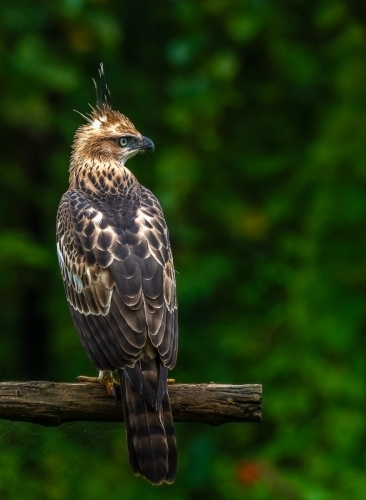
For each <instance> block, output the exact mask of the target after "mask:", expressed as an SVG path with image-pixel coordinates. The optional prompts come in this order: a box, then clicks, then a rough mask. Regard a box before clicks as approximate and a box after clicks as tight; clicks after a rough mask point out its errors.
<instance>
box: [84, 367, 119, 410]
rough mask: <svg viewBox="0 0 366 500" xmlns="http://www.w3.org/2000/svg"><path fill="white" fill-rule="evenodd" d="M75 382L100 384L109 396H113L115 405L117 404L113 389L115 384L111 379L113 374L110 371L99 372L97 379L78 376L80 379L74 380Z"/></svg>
mask: <svg viewBox="0 0 366 500" xmlns="http://www.w3.org/2000/svg"><path fill="white" fill-rule="evenodd" d="M76 380H77V382H89V383H92V384H101V385H104V387H105V388H106V389H107V392H108V394H109V396H113V398H114V400H115V402H116V404H117V400H118V397H117V392H116V389H115V388H114V384H117V382H116V381H115V380H114V378H113V373H112V372H111V371H100V372H99V377H86V376H84V375H80V377H77V378H76Z"/></svg>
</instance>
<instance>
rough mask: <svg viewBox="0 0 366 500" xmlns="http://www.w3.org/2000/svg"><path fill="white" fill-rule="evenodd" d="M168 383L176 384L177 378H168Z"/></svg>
mask: <svg viewBox="0 0 366 500" xmlns="http://www.w3.org/2000/svg"><path fill="white" fill-rule="evenodd" d="M167 382H168V384H169V385H171V384H175V378H168V380H167Z"/></svg>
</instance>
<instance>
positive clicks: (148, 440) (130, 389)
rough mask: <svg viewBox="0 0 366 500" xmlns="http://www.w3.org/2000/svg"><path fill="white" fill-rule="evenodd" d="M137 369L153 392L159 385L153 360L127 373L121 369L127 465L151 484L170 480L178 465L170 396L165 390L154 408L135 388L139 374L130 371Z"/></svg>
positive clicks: (157, 369) (139, 378)
mask: <svg viewBox="0 0 366 500" xmlns="http://www.w3.org/2000/svg"><path fill="white" fill-rule="evenodd" d="M137 370H139V371H140V370H141V372H142V375H143V378H144V380H145V381H146V382H147V383H148V384H149V385H150V386H151V388H152V391H153V392H154V393H155V394H157V392H158V386H159V385H160V382H159V368H158V365H157V363H156V361H155V360H144V361H142V360H141V361H140V362H139V363H137V364H136V365H135V367H134V368H132V369H129V371H128V373H125V371H122V370H121V371H120V379H121V388H122V400H123V407H124V413H125V420H126V433H127V444H128V451H129V461H130V466H131V468H132V470H133V472H134V473H135V474H136V475H140V474H141V475H142V476H143V477H145V478H146V479H148V480H149V481H150V482H151V483H153V484H161V483H163V482H168V483H172V482H173V481H174V476H175V473H176V469H177V450H176V442H175V436H174V428H173V418H172V414H171V408H170V402H169V396H168V394H167V393H165V394H164V396H163V399H162V402H161V404H160V405H158V408H156V409H155V408H153V407H152V406H151V404H149V403H148V402H147V401H146V399H145V398H144V397H143V394H141V393H140V392H139V391H138V390H136V388H139V387H141V386H139V387H136V384H135V383H134V380H141V375H140V374H139V375H136V377H135V374H134V373H133V372H134V371H137ZM162 371H163V373H164V375H165V372H164V370H162ZM163 373H162V374H161V375H163ZM126 375H127V376H126ZM165 384H166V382H165ZM143 392H144V391H143ZM148 399H149V400H150V398H148ZM150 402H151V400H150ZM159 406H160V407H159Z"/></svg>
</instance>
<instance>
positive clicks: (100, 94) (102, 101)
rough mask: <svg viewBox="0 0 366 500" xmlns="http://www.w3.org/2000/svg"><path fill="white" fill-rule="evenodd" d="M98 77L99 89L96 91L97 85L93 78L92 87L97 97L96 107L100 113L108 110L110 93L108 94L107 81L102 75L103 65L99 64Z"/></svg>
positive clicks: (103, 74)
mask: <svg viewBox="0 0 366 500" xmlns="http://www.w3.org/2000/svg"><path fill="white" fill-rule="evenodd" d="M99 77H100V89H99V91H98V85H97V83H96V81H95V80H94V78H93V82H94V86H95V92H96V95H97V103H96V107H97V108H99V109H100V110H101V111H103V110H107V109H110V107H111V105H110V99H111V93H110V92H109V88H108V85H107V80H106V77H105V73H104V66H103V63H100V67H99Z"/></svg>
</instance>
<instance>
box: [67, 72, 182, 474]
mask: <svg viewBox="0 0 366 500" xmlns="http://www.w3.org/2000/svg"><path fill="white" fill-rule="evenodd" d="M100 76H101V80H102V81H101V93H100V95H99V97H98V98H97V106H96V107H95V108H92V112H91V113H90V114H88V115H87V116H86V117H85V118H86V120H87V123H86V124H84V125H82V126H81V127H80V128H79V129H78V130H77V132H76V134H75V140H74V144H73V152H72V156H71V163H70V187H69V189H68V191H67V192H66V193H65V194H64V195H63V197H62V199H61V202H60V206H59V209H58V214H57V253H58V258H59V263H60V268H61V274H62V278H63V281H64V285H65V291H66V297H67V300H68V303H69V308H70V312H71V316H72V318H73V321H74V324H75V327H76V329H77V331H78V333H79V336H80V339H81V342H82V344H83V346H84V348H85V350H86V352H87V354H88V356H89V358H90V359H91V361H92V362H93V364H94V365H95V367H96V368H97V369H98V370H100V371H101V372H110V371H115V370H118V372H119V376H120V382H121V390H122V401H123V408H124V413H125V420H126V432H127V443H128V450H129V460H130V465H131V467H132V470H133V472H134V473H135V474H141V475H142V476H144V477H145V478H146V479H148V480H149V481H151V482H152V483H154V484H161V483H163V482H167V483H171V482H172V481H173V480H174V476H175V472H176V467H177V452H176V443H175V437H174V430H173V420H172V414H171V408H170V401H169V396H168V390H167V373H168V369H170V368H173V367H174V365H175V362H176V358H177V340H178V325H177V318H178V317H177V299H176V287H175V273H174V266H173V259H172V254H171V249H170V244H169V234H168V230H167V226H166V222H165V219H164V214H163V211H162V209H161V206H160V204H159V202H158V200H157V199H156V197H155V196H154V195H153V194H152V193H151V192H150V191H149V190H148V189H146V188H145V187H143V186H141V185H140V184H139V182H138V181H137V179H136V178H135V177H134V175H133V174H132V173H131V172H130V171H129V170H128V169H127V168H126V167H125V162H126V161H127V159H129V158H131V157H132V156H134V155H135V154H137V153H139V152H141V151H144V150H146V149H153V148H154V145H153V143H152V142H151V140H150V139H147V138H146V137H144V136H142V135H141V134H140V133H139V132H138V131H137V130H136V128H135V127H134V125H133V124H132V123H131V122H130V120H129V119H128V118H127V117H126V116H124V115H122V114H121V113H119V112H117V111H113V110H112V109H111V107H110V104H109V91H108V88H107V85H106V82H105V77H104V72H103V66H102V65H101V69H100Z"/></svg>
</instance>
